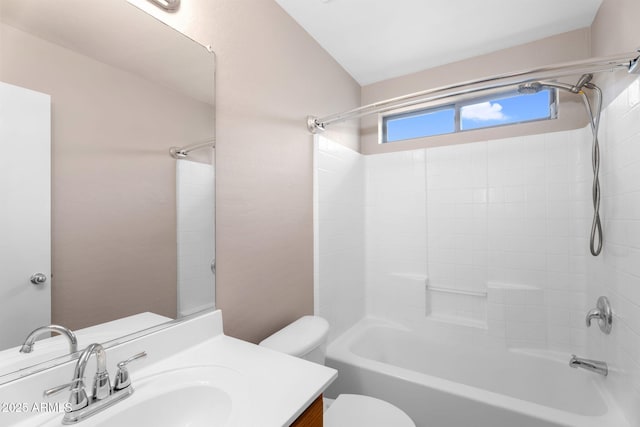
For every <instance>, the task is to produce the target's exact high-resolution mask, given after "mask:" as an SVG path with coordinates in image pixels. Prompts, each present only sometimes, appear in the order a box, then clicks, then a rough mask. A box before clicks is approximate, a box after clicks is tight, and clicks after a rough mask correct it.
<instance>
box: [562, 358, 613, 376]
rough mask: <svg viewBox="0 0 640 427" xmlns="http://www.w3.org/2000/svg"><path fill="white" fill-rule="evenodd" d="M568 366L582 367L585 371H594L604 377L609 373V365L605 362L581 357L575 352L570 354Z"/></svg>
mask: <svg viewBox="0 0 640 427" xmlns="http://www.w3.org/2000/svg"><path fill="white" fill-rule="evenodd" d="M569 366H571V367H572V368H582V369H586V370H587V371H591V372H595V373H596V374H600V375H604V376H605V377H606V376H607V374H608V373H609V367H608V366H607V363H606V362H602V361H600V360H591V359H583V358H581V357H577V356H576V355H575V354H572V355H571V360H569Z"/></svg>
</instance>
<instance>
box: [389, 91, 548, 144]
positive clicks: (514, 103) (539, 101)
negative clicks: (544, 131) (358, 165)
mask: <svg viewBox="0 0 640 427" xmlns="http://www.w3.org/2000/svg"><path fill="white" fill-rule="evenodd" d="M503 96H504V95H503ZM551 96H552V91H551V90H548V89H547V90H542V91H540V92H538V93H535V94H527V95H522V94H514V93H513V92H511V93H510V94H509V96H504V97H502V98H495V99H491V100H486V101H483V102H476V103H474V104H467V105H452V106H450V107H444V108H439V109H427V110H422V111H417V112H415V113H404V114H398V115H396V116H388V117H386V118H385V119H384V121H385V132H386V135H385V138H384V142H394V141H402V140H405V139H413V138H421V137H427V136H434V135H442V134H447V133H454V132H459V131H463V130H473V129H480V128H486V127H492V126H500V125H505V124H511V123H520V122H527V121H532V120H543V119H549V118H552V113H551V108H550V103H551ZM456 110H458V111H459V116H460V117H459V129H456V116H455V112H456Z"/></svg>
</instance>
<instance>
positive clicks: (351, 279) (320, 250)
mask: <svg viewBox="0 0 640 427" xmlns="http://www.w3.org/2000/svg"><path fill="white" fill-rule="evenodd" d="M315 159H316V160H315V161H316V162H317V164H316V167H315V174H316V175H315V177H314V178H315V179H314V186H315V188H314V192H315V197H314V199H315V200H314V205H315V206H314V210H315V217H316V219H315V221H314V223H315V226H316V227H317V230H316V232H315V235H316V238H315V245H316V247H315V251H314V252H315V258H316V259H315V268H316V272H315V276H316V279H315V300H316V309H315V311H316V314H318V315H320V316H323V317H324V318H326V319H327V320H328V321H329V324H330V325H331V329H330V332H329V339H333V338H335V337H336V336H338V335H340V334H341V333H342V332H344V331H345V330H347V329H348V328H349V327H351V326H352V325H353V324H355V323H356V322H357V321H358V320H360V319H361V318H362V317H363V316H364V314H365V290H364V287H365V284H364V277H365V267H364V241H365V238H364V193H365V190H364V158H363V156H362V155H360V154H358V153H356V152H355V151H353V150H350V149H348V148H346V147H344V146H342V145H340V144H337V143H334V142H332V141H330V140H328V139H327V138H325V137H323V136H316V138H315Z"/></svg>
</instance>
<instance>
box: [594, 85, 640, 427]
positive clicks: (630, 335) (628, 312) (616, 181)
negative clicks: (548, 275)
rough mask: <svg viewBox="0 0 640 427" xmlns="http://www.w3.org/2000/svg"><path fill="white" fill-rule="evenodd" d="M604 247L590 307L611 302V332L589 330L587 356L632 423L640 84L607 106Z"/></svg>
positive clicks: (637, 320)
mask: <svg viewBox="0 0 640 427" xmlns="http://www.w3.org/2000/svg"><path fill="white" fill-rule="evenodd" d="M600 134H601V136H602V142H601V146H602V150H603V153H602V166H601V173H602V177H601V184H602V215H601V216H602V221H603V223H602V224H603V231H604V233H605V234H604V235H605V238H604V248H603V250H602V254H601V255H600V256H599V257H597V258H592V257H589V258H588V260H587V267H588V273H589V274H588V275H587V282H588V298H587V301H588V306H589V308H592V306H594V305H595V301H596V299H597V298H598V296H600V295H606V296H607V297H608V298H609V300H610V301H611V305H612V308H613V312H614V320H613V329H612V331H611V335H604V334H603V333H602V332H601V331H600V330H599V329H598V328H597V327H591V328H590V329H589V330H587V342H588V350H589V351H588V356H589V357H592V358H595V359H600V360H605V361H606V362H607V363H608V364H609V376H608V377H607V384H609V385H610V386H611V387H612V389H613V390H614V393H615V394H616V397H617V400H618V402H620V403H621V405H622V406H623V409H624V410H625V414H626V415H627V417H628V418H629V422H630V424H631V425H634V426H636V425H640V407H639V406H638V401H640V82H639V81H638V80H636V81H635V82H633V83H632V84H631V85H630V86H629V87H628V88H627V90H625V91H624V92H623V93H622V94H621V95H620V96H618V97H617V98H616V99H615V100H614V101H613V102H612V103H611V104H610V105H609V106H608V107H607V109H606V111H605V114H604V117H603V120H602V129H601V132H600Z"/></svg>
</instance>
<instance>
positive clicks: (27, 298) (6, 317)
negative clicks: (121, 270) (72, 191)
mask: <svg viewBox="0 0 640 427" xmlns="http://www.w3.org/2000/svg"><path fill="white" fill-rule="evenodd" d="M37 273H41V274H43V275H44V276H46V281H45V282H44V283H40V284H33V283H32V282H31V276H32V275H34V274H37ZM50 323H51V97H50V96H49V95H46V94H43V93H39V92H35V91H32V90H29V89H25V88H21V87H18V86H13V85H9V84H6V83H3V82H0V349H5V348H9V347H14V346H17V345H19V344H21V343H22V341H24V339H25V337H26V336H27V334H28V333H29V332H30V331H31V330H33V329H35V328H37V327H38V326H43V325H48V324H50Z"/></svg>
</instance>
